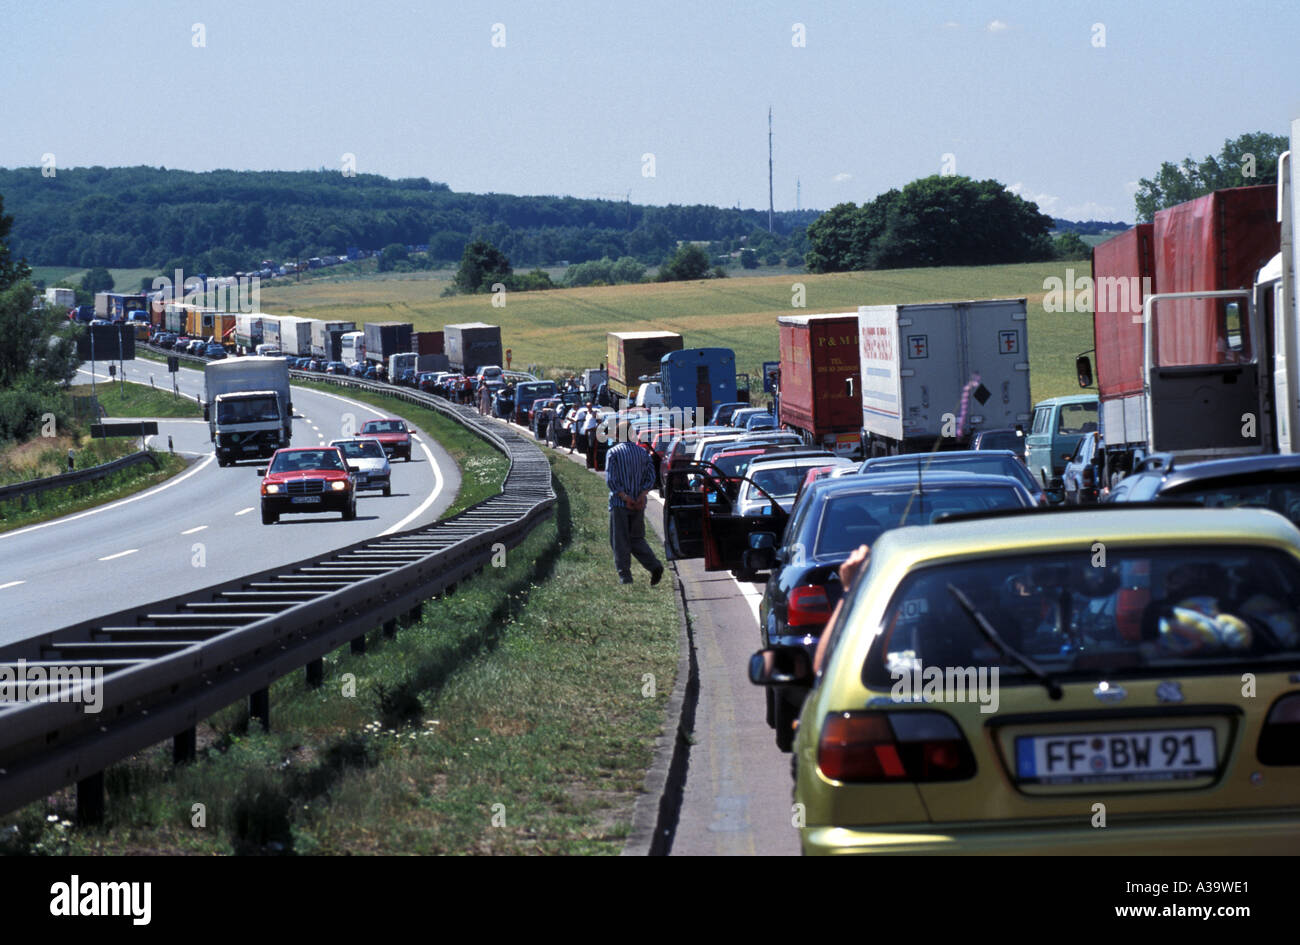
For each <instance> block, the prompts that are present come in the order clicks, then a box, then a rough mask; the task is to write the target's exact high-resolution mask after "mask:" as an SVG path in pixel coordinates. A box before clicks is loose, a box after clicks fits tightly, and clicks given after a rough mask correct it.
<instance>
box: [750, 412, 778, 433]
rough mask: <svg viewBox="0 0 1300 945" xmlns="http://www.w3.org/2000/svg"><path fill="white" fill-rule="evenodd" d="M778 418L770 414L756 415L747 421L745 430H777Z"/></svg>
mask: <svg viewBox="0 0 1300 945" xmlns="http://www.w3.org/2000/svg"><path fill="white" fill-rule="evenodd" d="M775 429H776V417H774V416H772V415H771V414H770V413H756V414H754V415H753V416H752V417H750V418H749V419H748V420H746V421H745V430H746V431H754V430H775Z"/></svg>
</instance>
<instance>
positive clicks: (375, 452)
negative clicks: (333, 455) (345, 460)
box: [337, 440, 384, 459]
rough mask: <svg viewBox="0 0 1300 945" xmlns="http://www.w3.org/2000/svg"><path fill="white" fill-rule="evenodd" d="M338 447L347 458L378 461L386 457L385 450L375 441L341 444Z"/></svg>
mask: <svg viewBox="0 0 1300 945" xmlns="http://www.w3.org/2000/svg"><path fill="white" fill-rule="evenodd" d="M337 445H338V447H339V449H341V450H343V453H344V455H346V456H356V457H362V458H366V457H368V458H371V459H378V458H379V457H381V456H383V455H384V448H383V447H382V446H380V445H379V444H378V443H375V442H374V441H373V440H372V441H369V442H360V441H354V442H352V443H339V444H337Z"/></svg>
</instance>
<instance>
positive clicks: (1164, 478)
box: [1112, 453, 1300, 526]
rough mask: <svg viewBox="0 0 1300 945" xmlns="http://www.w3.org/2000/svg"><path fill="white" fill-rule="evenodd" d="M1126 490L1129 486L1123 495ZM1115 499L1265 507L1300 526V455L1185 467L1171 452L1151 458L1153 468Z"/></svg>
mask: <svg viewBox="0 0 1300 945" xmlns="http://www.w3.org/2000/svg"><path fill="white" fill-rule="evenodd" d="M1121 487H1126V488H1124V489H1123V491H1122V492H1121ZM1114 492H1115V493H1116V495H1114V496H1113V498H1112V501H1129V502H1141V501H1149V500H1152V499H1155V500H1157V501H1161V500H1171V501H1175V502H1195V503H1197V504H1199V505H1204V506H1207V507H1209V508H1260V509H1269V510H1271V511H1273V512H1276V513H1277V514H1278V515H1281V516H1283V517H1285V518H1287V519H1290V520H1291V522H1292V523H1294V524H1296V525H1297V526H1300V455H1297V454H1294V453H1286V454H1280V455H1278V454H1269V455H1262V456H1234V457H1232V458H1230V459H1214V460H1206V461H1204V462H1199V463H1180V462H1177V461H1176V460H1175V459H1174V458H1173V457H1170V456H1168V455H1167V454H1156V456H1154V457H1148V458H1147V465H1146V466H1143V467H1139V469H1138V471H1137V472H1135V473H1134V474H1132V475H1130V476H1126V477H1125V478H1124V479H1123V480H1121V481H1120V483H1119V485H1118V486H1116V487H1115V490H1114Z"/></svg>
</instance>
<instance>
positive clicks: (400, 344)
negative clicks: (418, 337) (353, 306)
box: [365, 322, 411, 365]
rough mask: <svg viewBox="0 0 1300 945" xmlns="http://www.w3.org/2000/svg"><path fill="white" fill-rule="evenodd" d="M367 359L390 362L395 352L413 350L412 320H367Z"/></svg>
mask: <svg viewBox="0 0 1300 945" xmlns="http://www.w3.org/2000/svg"><path fill="white" fill-rule="evenodd" d="M365 332H366V360H368V361H378V362H379V363H380V364H384V365H386V364H388V359H389V358H391V357H392V356H393V355H395V354H402V353H403V352H409V351H410V350H411V323H410V322H366V326H365Z"/></svg>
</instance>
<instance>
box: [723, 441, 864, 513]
mask: <svg viewBox="0 0 1300 945" xmlns="http://www.w3.org/2000/svg"><path fill="white" fill-rule="evenodd" d="M857 465H858V464H857V463H855V462H853V460H851V459H849V458H848V457H845V456H832V455H831V454H829V453H827V454H825V455H823V456H803V455H795V456H790V455H787V454H782V453H771V454H768V455H766V456H758V457H755V458H754V459H752V460H750V463H749V468H748V469H747V470H745V481H744V482H742V483H741V485H740V491H739V492H738V493H737V495H736V510H737V511H738V512H739V513H740V514H741V515H771V514H773V511H774V510H773V509H772V508H771V506H772V500H773V499H775V500H776V505H777V507H778V508H781V509H784V510H785V511H786V512H787V513H788V512H789V511H790V510H791V509H792V508H793V507H794V500H795V497H796V496H797V495H798V494H799V487H800V486H802V485H803V482H804V480H805V479H806V478H807V476H808V471H809V470H811V469H833V468H835V467H847V468H850V469H856V468H857Z"/></svg>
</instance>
